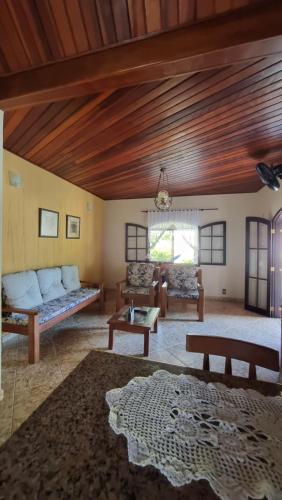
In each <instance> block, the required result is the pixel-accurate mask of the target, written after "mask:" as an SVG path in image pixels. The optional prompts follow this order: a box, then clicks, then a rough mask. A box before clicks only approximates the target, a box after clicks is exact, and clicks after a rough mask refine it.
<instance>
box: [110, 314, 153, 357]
mask: <svg viewBox="0 0 282 500" xmlns="http://www.w3.org/2000/svg"><path fill="white" fill-rule="evenodd" d="M138 309H143V310H145V311H147V314H146V315H143V314H140V313H135V317H134V322H132V323H131V322H130V321H127V319H126V313H127V311H128V306H124V307H122V308H121V309H120V310H119V311H118V312H116V313H114V314H113V315H112V316H111V317H110V319H109V321H108V325H109V344H108V349H110V350H112V348H113V343H114V330H119V331H121V332H130V333H139V334H142V335H144V356H148V355H149V335H150V331H153V332H154V333H158V315H159V313H160V309H159V308H158V307H142V308H138ZM152 327H153V328H152Z"/></svg>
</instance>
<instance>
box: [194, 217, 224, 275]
mask: <svg viewBox="0 0 282 500" xmlns="http://www.w3.org/2000/svg"><path fill="white" fill-rule="evenodd" d="M199 264H206V265H216V266H224V265H226V222H225V221H219V222H213V223H211V224H206V225H205V226H200V227H199Z"/></svg>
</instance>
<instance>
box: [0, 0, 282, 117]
mask: <svg viewBox="0 0 282 500" xmlns="http://www.w3.org/2000/svg"><path fill="white" fill-rule="evenodd" d="M281 19H282V2H281V0H270V1H268V2H264V3H262V4H258V5H253V6H251V7H247V8H243V9H240V10H238V11H235V12H232V13H230V14H226V15H222V16H218V17H216V18H213V19H209V20H206V21H202V22H200V23H197V24H194V25H190V26H187V27H183V28H180V29H177V30H173V31H168V32H165V33H161V34H158V35H155V36H152V37H149V38H145V39H142V40H137V41H133V42H129V43H125V44H122V45H119V46H116V47H110V48H106V49H103V50H100V51H96V52H92V53H90V54H85V55H80V56H78V57H75V58H71V59H65V60H62V61H58V62H55V63H51V64H48V65H44V66H40V67H37V68H32V69H30V70H26V71H22V72H20V73H16V74H10V75H7V76H4V77H1V78H0V109H4V110H5V109H13V108H17V107H20V106H30V105H34V104H37V103H40V102H52V101H55V100H60V99H66V97H76V96H78V95H83V94H89V93H92V92H96V91H104V90H105V89H113V88H119V87H125V86H130V85H135V84H142V83H145V82H148V81H153V80H161V79H165V78H169V77H174V76H179V75H185V74H189V73H191V72H192V73H193V72H195V71H203V70H207V69H211V68H218V67H221V66H224V65H229V64H236V63H239V62H242V61H246V60H249V59H253V58H259V57H265V56H269V55H274V54H279V53H281V54H282V22H281Z"/></svg>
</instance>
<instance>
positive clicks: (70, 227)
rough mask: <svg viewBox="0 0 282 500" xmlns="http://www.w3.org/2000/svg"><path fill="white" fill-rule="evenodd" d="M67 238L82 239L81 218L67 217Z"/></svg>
mask: <svg viewBox="0 0 282 500" xmlns="http://www.w3.org/2000/svg"><path fill="white" fill-rule="evenodd" d="M66 237H67V238H71V239H78V238H80V217H75V216H74V215H67V216H66Z"/></svg>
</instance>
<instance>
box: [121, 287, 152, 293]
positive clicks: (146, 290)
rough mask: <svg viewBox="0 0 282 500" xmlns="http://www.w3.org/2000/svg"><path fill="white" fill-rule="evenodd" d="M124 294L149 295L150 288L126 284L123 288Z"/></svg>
mask: <svg viewBox="0 0 282 500" xmlns="http://www.w3.org/2000/svg"><path fill="white" fill-rule="evenodd" d="M122 294H138V295H149V294H150V288H149V287H145V286H126V287H125V288H124V289H123V290H122Z"/></svg>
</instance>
